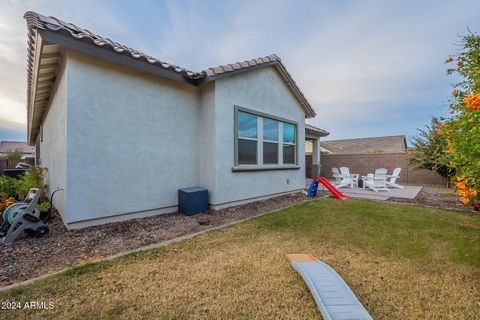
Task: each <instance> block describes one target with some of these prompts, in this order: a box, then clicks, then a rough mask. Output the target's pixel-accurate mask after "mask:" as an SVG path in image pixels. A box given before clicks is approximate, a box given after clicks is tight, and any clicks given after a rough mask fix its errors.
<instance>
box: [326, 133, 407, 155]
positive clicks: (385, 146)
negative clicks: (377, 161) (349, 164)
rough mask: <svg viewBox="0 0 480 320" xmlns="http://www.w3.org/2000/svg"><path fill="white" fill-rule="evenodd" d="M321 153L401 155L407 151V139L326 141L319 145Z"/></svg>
mask: <svg viewBox="0 0 480 320" xmlns="http://www.w3.org/2000/svg"><path fill="white" fill-rule="evenodd" d="M320 145H321V148H322V152H325V153H326V154H370V153H372V154H376V153H403V152H406V150H407V139H406V138H405V136H404V135H397V136H385V137H371V138H356V139H342V140H327V141H322V142H321V143H320Z"/></svg>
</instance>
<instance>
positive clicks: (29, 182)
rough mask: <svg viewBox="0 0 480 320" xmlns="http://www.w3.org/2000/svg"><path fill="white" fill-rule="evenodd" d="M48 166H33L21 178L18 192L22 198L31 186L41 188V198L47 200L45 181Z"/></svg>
mask: <svg viewBox="0 0 480 320" xmlns="http://www.w3.org/2000/svg"><path fill="white" fill-rule="evenodd" d="M46 173H47V168H42V167H31V168H28V169H27V170H26V172H25V174H24V175H23V176H22V177H21V178H20V179H19V181H18V187H17V194H18V196H19V197H20V198H24V197H25V196H26V195H27V194H28V190H30V189H31V188H38V189H40V194H41V199H43V200H47V199H48V197H47V194H48V193H47V185H46V184H45V182H44V178H45V174H46Z"/></svg>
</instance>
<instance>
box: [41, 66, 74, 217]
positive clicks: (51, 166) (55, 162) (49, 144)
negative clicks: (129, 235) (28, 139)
mask: <svg viewBox="0 0 480 320" xmlns="http://www.w3.org/2000/svg"><path fill="white" fill-rule="evenodd" d="M66 118H67V71H66V68H65V61H62V64H61V67H60V69H59V71H58V75H57V79H56V83H55V86H54V94H53V98H52V101H51V103H50V106H49V109H48V111H47V114H46V116H45V120H44V122H43V127H42V130H41V133H40V135H39V137H38V139H40V158H39V159H38V161H39V165H40V166H42V167H46V168H47V169H48V172H47V174H46V175H45V182H46V183H47V185H48V190H49V193H50V194H51V193H52V192H53V191H55V190H56V189H63V191H59V192H57V193H55V196H54V198H53V204H54V206H55V208H57V210H58V211H59V212H60V214H61V215H62V216H63V215H64V214H65V212H66V198H67V177H66V174H67V161H66V159H67V158H66V157H67V153H66V147H67V134H66V132H67V127H66V126H67V122H66Z"/></svg>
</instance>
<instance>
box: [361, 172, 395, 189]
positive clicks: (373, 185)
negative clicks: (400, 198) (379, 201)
mask: <svg viewBox="0 0 480 320" xmlns="http://www.w3.org/2000/svg"><path fill="white" fill-rule="evenodd" d="M362 179H363V189H365V187H368V188H370V189H372V190H373V191H375V192H378V191H390V190H388V188H387V169H384V168H380V169H377V170H375V174H373V175H372V174H368V175H367V176H366V177H362Z"/></svg>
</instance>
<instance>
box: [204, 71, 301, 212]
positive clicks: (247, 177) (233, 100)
mask: <svg viewBox="0 0 480 320" xmlns="http://www.w3.org/2000/svg"><path fill="white" fill-rule="evenodd" d="M236 105H238V106H242V107H245V108H248V109H251V110H254V111H258V112H261V113H265V114H270V115H273V116H276V117H280V118H284V119H288V120H290V121H293V122H296V123H298V127H297V133H298V137H297V165H298V166H299V167H300V169H297V170H271V171H248V172H232V167H233V166H234V163H235V158H234V156H235V150H234V149H235V148H234V146H235V144H234V136H235V132H234V128H235V123H234V121H235V106H236ZM304 122H305V111H304V109H303V108H302V106H301V105H300V104H299V103H298V100H297V99H296V98H295V96H294V95H293V93H292V92H291V90H290V89H289V88H288V87H287V85H286V84H285V82H284V80H283V79H282V78H281V76H280V75H279V74H278V72H277V71H276V70H275V68H274V67H266V68H260V69H256V70H255V71H252V72H246V73H243V74H239V75H237V76H234V77H231V78H224V79H221V80H217V81H216V84H215V128H216V132H215V146H216V147H215V156H216V168H215V173H216V174H215V180H216V192H215V196H216V197H215V202H212V204H213V205H221V204H225V203H229V202H236V201H242V200H245V199H254V198H257V197H263V196H268V195H272V194H280V193H285V192H291V191H296V190H300V189H303V188H304V183H305V172H304V169H303V168H304V166H305V163H304V162H305V159H304V157H303V156H302V155H303V154H304V142H303V141H304V134H305V127H304V126H305V125H304Z"/></svg>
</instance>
